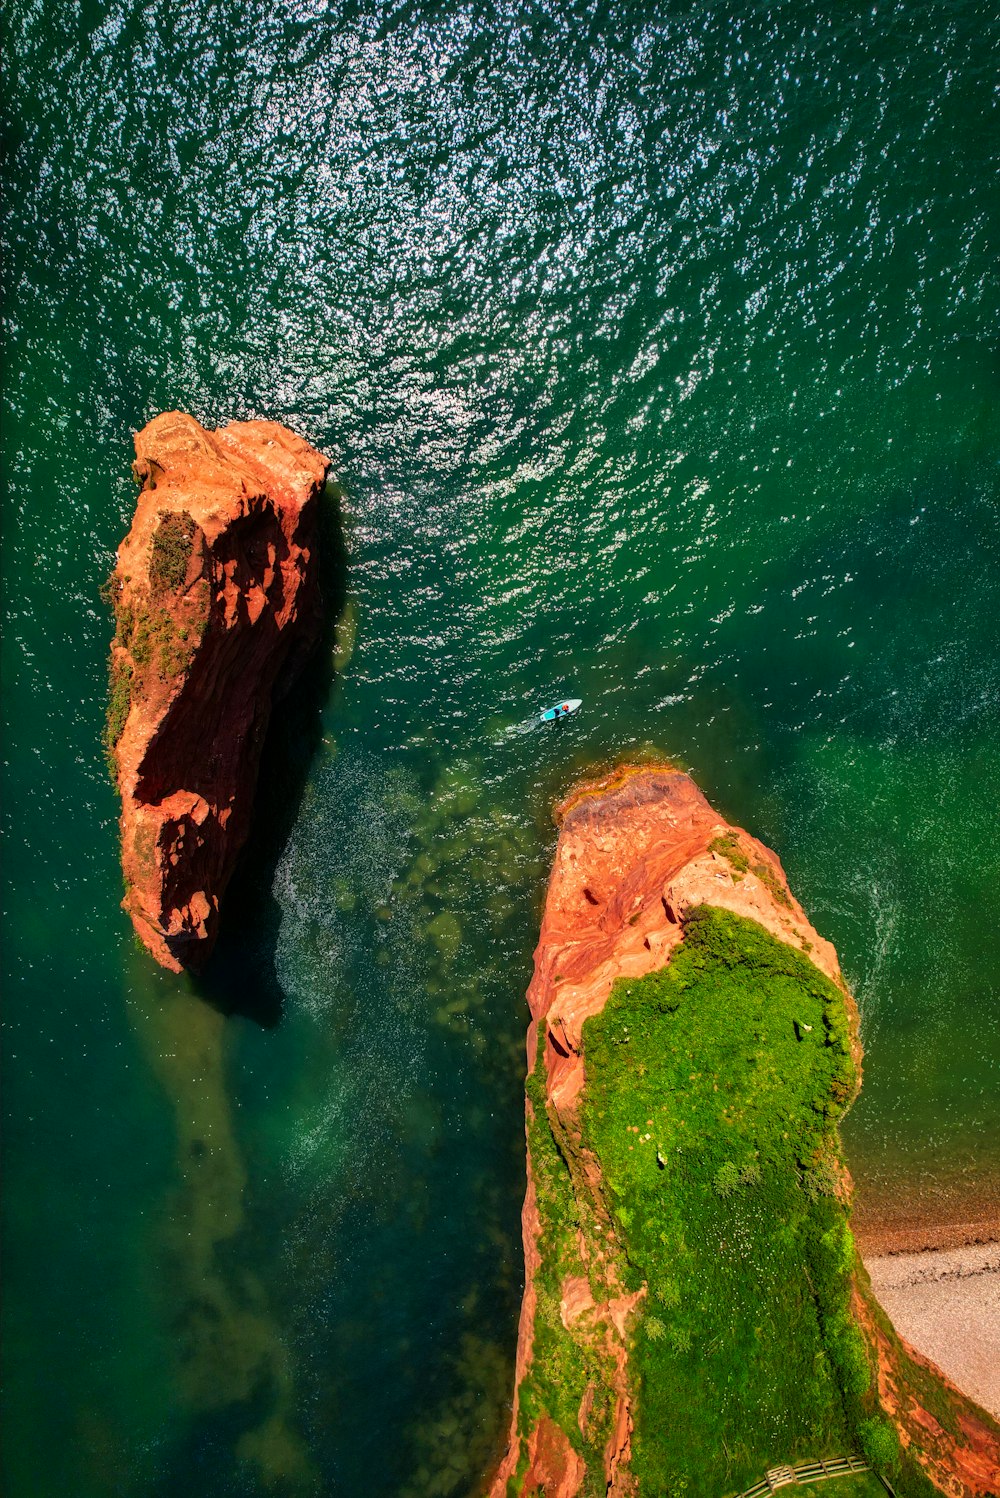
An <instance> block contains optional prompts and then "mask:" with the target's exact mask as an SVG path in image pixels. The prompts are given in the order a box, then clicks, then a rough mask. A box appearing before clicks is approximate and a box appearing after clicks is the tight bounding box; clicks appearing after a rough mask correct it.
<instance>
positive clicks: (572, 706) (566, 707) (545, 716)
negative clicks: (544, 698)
mask: <svg viewBox="0 0 1000 1498" xmlns="http://www.w3.org/2000/svg"><path fill="white" fill-rule="evenodd" d="M582 706H583V698H582V697H566V698H564V700H563V701H562V702H557V703H556V705H555V707H547V708H546V709H545V711H544V713H540V714H539V716H538V721H539V723H558V722H559V719H560V718H568V717H569V715H570V713H575V712H576V710H577V708H578V707H582Z"/></svg>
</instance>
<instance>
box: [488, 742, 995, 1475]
mask: <svg viewBox="0 0 1000 1498" xmlns="http://www.w3.org/2000/svg"><path fill="white" fill-rule="evenodd" d="M556 819H557V822H558V823H559V825H560V835H559V840H558V845H557V848H556V853H555V859H554V864H553V868H552V873H551V877H550V880H549V886H548V891H547V895H546V901H545V911H544V916H543V919H542V928H541V934H540V939H539V943H538V947H537V949H536V951H535V966H534V975H533V977H532V981H531V985H530V987H529V989H528V1002H529V1006H530V1009H531V1016H532V1018H531V1024H530V1027H529V1033H528V1047H527V1049H528V1069H529V1071H530V1070H531V1069H532V1067H533V1066H534V1063H535V1056H536V1051H537V1037H538V1027H539V1022H540V1021H541V1020H543V1019H544V1020H545V1050H544V1056H545V1075H546V1097H547V1104H548V1108H549V1110H550V1114H551V1115H552V1116H553V1118H554V1119H555V1122H556V1124H557V1126H558V1131H559V1135H560V1138H561V1139H562V1140H563V1141H564V1142H565V1143H568V1144H569V1145H570V1147H571V1148H572V1150H573V1151H574V1158H575V1159H576V1160H577V1170H576V1174H575V1176H574V1180H575V1189H576V1190H577V1192H578V1193H579V1192H580V1191H581V1190H583V1191H584V1192H585V1193H586V1195H587V1199H588V1203H589V1207H590V1209H591V1211H592V1212H593V1213H594V1214H595V1215H596V1216H598V1217H602V1208H601V1199H602V1192H601V1176H600V1163H599V1161H598V1160H596V1159H595V1158H593V1157H592V1156H590V1155H588V1153H587V1152H586V1151H585V1150H580V1149H579V1148H578V1146H579V1140H580V1126H579V1108H580V1101H581V1095H582V1092H583V1088H584V1084H585V1068H584V1060H583V1056H582V1054H581V1052H582V1034H583V1026H584V1023H585V1021H586V1020H587V1019H588V1018H589V1017H590V1016H591V1015H594V1014H597V1013H598V1012H599V1011H600V1010H601V1009H602V1008H603V1006H604V1004H605V1002H606V1000H607V998H608V996H609V995H610V992H611V988H612V985H613V983H614V982H615V980H616V979H618V978H621V977H641V976H643V975H644V974H646V973H649V972H652V971H654V970H656V969H659V968H662V967H663V966H665V965H666V964H667V963H668V962H669V960H670V955H671V953H672V952H673V951H674V949H675V948H676V947H677V946H678V945H679V943H680V942H681V940H682V936H683V930H682V924H681V923H682V918H683V916H684V914H685V912H686V911H688V910H690V909H692V908H694V907H696V906H698V905H701V904H710V905H715V906H721V907H723V908H725V909H727V910H732V911H734V912H735V913H736V914H738V915H741V916H745V917H748V918H750V919H752V920H755V921H757V922H758V923H759V924H760V925H762V926H764V927H765V928H766V930H768V931H769V932H770V933H771V934H772V935H773V936H775V937H776V938H778V939H779V940H780V941H783V942H786V943H788V944H789V945H790V946H794V947H796V948H798V949H799V950H801V951H803V952H805V953H807V954H808V956H809V957H810V959H811V960H812V962H814V963H815V964H816V966H817V967H818V968H819V969H820V970H821V971H822V972H823V973H825V974H826V975H827V977H829V978H830V979H832V980H833V981H834V982H835V983H836V984H837V985H838V986H839V987H840V988H841V989H842V990H843V992H844V998H845V1004H846V1006H847V1011H848V1015H849V1019H850V1023H851V1030H852V1036H853V1041H854V1053H855V1060H856V1062H857V1063H858V1075H859V1077H860V1061H861V1047H860V1042H859V1041H858V1039H857V1010H856V1008H855V1005H854V1001H853V999H852V998H851V996H850V994H849V993H848V991H847V989H846V987H845V986H844V982H843V979H842V977H841V974H840V968H839V965H838V962H837V955H836V952H835V951H834V949H833V947H832V946H831V945H830V943H829V942H828V941H825V940H824V939H823V938H822V937H821V936H819V935H818V933H817V932H816V931H815V930H814V929H813V927H812V925H811V924H810V922H809V921H808V919H807V917H806V916H805V914H804V912H803V910H802V908H801V906H800V905H799V904H798V902H797V901H796V900H795V898H794V896H793V895H792V894H791V892H790V890H789V888H788V884H787V881H786V879H785V875H784V871H783V870H782V867H781V864H780V862H779V860H778V859H777V857H776V856H775V855H774V853H772V852H771V851H770V849H768V848H766V847H764V845H763V844H762V843H760V842H758V841H757V840H756V839H755V838H753V837H751V836H750V835H749V833H747V832H744V831H743V830H742V829H740V828H733V827H731V826H730V825H729V824H728V823H727V822H725V821H724V819H723V818H721V817H720V816H719V815H718V814H717V813H716V812H715V811H714V810H713V809H712V807H711V806H710V805H709V803H708V801H707V800H706V799H705V797H704V796H703V795H702V793H701V791H699V789H698V787H697V786H696V785H695V784H694V782H693V781H692V780H691V779H690V778H689V777H688V776H687V775H684V774H682V773H680V772H679V771H677V770H675V769H674V768H672V767H671V766H669V765H661V766H652V767H648V766H647V767H637V766H624V767H622V768H620V769H618V770H616V771H614V772H613V773H612V774H611V775H608V776H606V777H605V778H604V779H603V780H600V781H597V782H595V783H593V784H589V785H585V786H582V787H580V788H578V790H577V791H575V792H574V793H573V795H572V796H570V797H569V798H568V799H567V801H566V802H564V803H563V805H562V806H561V807H560V808H558V809H557V813H556ZM722 839H724V840H725V847H726V849H727V850H728V851H730V852H732V851H734V850H735V852H736V855H737V857H738V858H739V859H740V860H741V862H744V863H745V868H743V870H742V871H741V872H738V873H737V874H736V877H734V866H733V864H732V863H731V862H730V860H729V859H728V858H727V857H726V856H725V853H724V852H723V851H721V850H720V848H719V842H720V840H722ZM713 844H715V847H714V848H713V846H712V845H713ZM528 1117H529V1124H530V1121H531V1117H532V1114H531V1104H530V1103H529V1104H528ZM843 1191H844V1194H845V1197H846V1196H848V1195H849V1193H850V1191H851V1182H850V1178H849V1177H847V1176H846V1172H845V1179H844V1182H843ZM522 1226H523V1234H524V1256H525V1292H524V1299H523V1302H522V1307H521V1319H520V1325H519V1331H518V1344H517V1359H516V1371H515V1392H514V1410H513V1419H512V1423H511V1430H510V1438H509V1444H508V1448H507V1451H506V1454H505V1457H504V1459H503V1462H502V1464H501V1466H500V1469H499V1471H498V1473H497V1475H496V1478H495V1480H494V1483H493V1486H492V1489H491V1495H492V1498H506V1495H507V1493H508V1482H509V1481H510V1479H511V1478H513V1477H514V1476H515V1474H518V1480H517V1485H516V1491H517V1492H518V1493H529V1492H539V1493H544V1494H546V1495H550V1498H555V1495H558V1498H572V1495H574V1494H576V1493H578V1492H579V1491H580V1489H581V1486H582V1484H583V1480H584V1475H585V1469H584V1468H583V1464H582V1462H581V1461H580V1459H579V1457H576V1464H575V1465H574V1463H573V1462H572V1461H571V1460H570V1459H569V1455H568V1454H567V1452H568V1451H571V1449H572V1448H571V1447H570V1446H569V1443H568V1441H567V1442H566V1448H565V1449H564V1447H563V1446H562V1445H559V1444H557V1443H556V1441H555V1438H554V1436H553V1435H552V1432H551V1431H543V1430H542V1429H541V1426H542V1425H543V1424H544V1423H545V1417H543V1420H542V1421H541V1422H539V1424H538V1425H537V1426H535V1427H534V1428H533V1429H531V1430H530V1431H529V1432H527V1433H526V1434H525V1433H524V1432H523V1431H519V1408H518V1391H519V1389H520V1387H521V1384H522V1382H523V1380H524V1378H525V1374H526V1372H527V1370H528V1368H529V1366H530V1363H531V1359H532V1344H533V1337H534V1321H535V1314H536V1306H537V1288H536V1283H535V1281H536V1277H537V1275H538V1272H539V1267H540V1255H539V1248H538V1241H539V1236H540V1229H541V1223H540V1219H539V1214H538V1206H537V1198H536V1192H535V1189H534V1185H533V1181H532V1174H531V1160H530V1154H529V1160H528V1190H527V1194H526V1197H525V1202H524V1209H523V1213H522ZM601 1231H602V1233H603V1235H604V1241H606V1242H607V1244H608V1247H609V1252H608V1254H607V1262H602V1263H601V1264H595V1263H594V1262H593V1260H591V1261H590V1265H589V1267H590V1269H591V1270H593V1271H594V1273H593V1275H592V1278H593V1279H594V1280H595V1281H596V1282H598V1283H602V1284H603V1285H604V1286H605V1297H604V1299H603V1303H601V1304H595V1303H594V1298H593V1296H592V1294H591V1291H590V1285H589V1283H588V1280H587V1279H584V1278H582V1277H579V1278H578V1277H576V1276H572V1277H567V1279H566V1281H565V1282H564V1284H563V1287H562V1302H561V1307H560V1315H561V1319H562V1323H563V1326H564V1327H567V1328H568V1327H570V1326H573V1325H576V1324H577V1323H579V1324H581V1325H585V1326H587V1327H588V1328H589V1329H590V1330H591V1331H592V1333H593V1336H594V1338H595V1341H596V1342H598V1343H599V1345H600V1346H601V1348H602V1351H603V1353H604V1355H605V1357H606V1360H607V1361H606V1366H609V1367H611V1368H612V1370H613V1371H612V1374H611V1383H612V1385H613V1387H612V1390H611V1392H612V1394H613V1397H614V1400H615V1417H614V1421H613V1433H612V1436H611V1439H610V1441H609V1442H608V1445H607V1448H606V1450H605V1451H604V1461H603V1466H604V1471H603V1473H602V1474H601V1483H602V1491H604V1490H605V1488H606V1490H607V1492H608V1493H609V1494H612V1495H618V1498H625V1495H626V1494H634V1493H635V1491H636V1489H635V1482H634V1479H633V1478H632V1477H631V1476H630V1475H629V1473H628V1470H627V1469H628V1461H629V1454H630V1442H631V1432H632V1426H633V1409H632V1405H633V1397H634V1395H633V1391H632V1388H631V1385H630V1379H629V1367H628V1335H629V1325H628V1323H629V1317H630V1315H631V1313H632V1311H633V1310H634V1308H635V1305H636V1303H637V1301H638V1299H639V1298H641V1295H642V1291H639V1292H638V1294H637V1295H636V1294H634V1295H632V1296H631V1297H629V1296H626V1295H624V1294H623V1293H619V1292H620V1290H621V1287H620V1286H619V1285H618V1284H617V1283H616V1271H615V1267H614V1260H615V1253H614V1251H613V1242H612V1240H613V1236H614V1228H613V1224H612V1223H611V1221H610V1219H609V1218H606V1216H605V1218H604V1220H603V1222H602V1227H601ZM580 1247H581V1255H582V1256H583V1257H584V1258H586V1252H587V1251H586V1247H585V1245H584V1244H583V1242H582V1241H581V1245H580ZM893 1336H894V1334H893ZM895 1344H896V1352H893V1353H892V1355H891V1356H890V1351H887V1350H886V1349H885V1348H880V1350H879V1357H880V1361H882V1360H885V1359H889V1363H890V1364H891V1363H892V1358H893V1357H896V1358H897V1361H898V1357H899V1355H900V1344H899V1343H898V1339H895ZM887 1347H889V1348H890V1350H891V1340H890V1343H887ZM905 1356H906V1355H905V1353H902V1357H903V1359H904V1361H905ZM893 1366H895V1364H893ZM934 1371H935V1372H936V1370H934ZM953 1392H954V1393H955V1394H956V1396H957V1397H958V1399H959V1401H960V1402H961V1403H962V1404H963V1406H967V1407H968V1408H969V1409H972V1410H974V1409H975V1407H974V1406H969V1405H968V1402H967V1401H965V1400H964V1397H963V1396H961V1395H958V1393H957V1391H953ZM591 1393H592V1391H591ZM888 1412H889V1413H890V1414H892V1413H893V1410H892V1409H889V1411H888ZM588 1416H589V1405H588V1398H587V1396H585V1398H584V1401H583V1404H582V1405H581V1408H580V1411H579V1415H578V1421H577V1423H578V1424H579V1427H580V1430H581V1432H584V1434H585V1433H586V1429H587V1421H588ZM986 1418H987V1420H988V1417H986ZM919 1424H920V1419H919V1416H918V1415H917V1414H916V1413H915V1411H913V1410H911V1411H910V1414H909V1415H908V1416H907V1420H906V1422H905V1424H904V1423H903V1422H900V1429H901V1436H902V1439H903V1441H904V1444H905V1443H906V1442H907V1440H908V1439H912V1438H913V1437H912V1435H910V1436H908V1435H907V1429H908V1428H909V1429H912V1431H913V1432H914V1433H915V1432H916V1430H917V1427H918V1426H919ZM963 1429H964V1427H963ZM965 1433H966V1436H967V1437H968V1439H969V1442H970V1444H971V1445H972V1446H973V1447H975V1451H974V1452H972V1453H971V1454H970V1453H969V1452H966V1453H965V1454H964V1455H963V1456H962V1458H961V1460H959V1459H958V1456H957V1455H956V1451H957V1448H956V1449H955V1450H952V1451H951V1453H950V1458H949V1457H948V1453H945V1448H944V1447H940V1448H939V1449H940V1451H941V1452H942V1453H944V1454H943V1455H942V1456H941V1459H940V1460H935V1461H933V1462H927V1463H925V1464H924V1465H925V1469H926V1470H927V1472H928V1475H929V1476H931V1477H933V1478H934V1480H935V1481H936V1482H937V1483H938V1485H939V1486H941V1490H942V1491H945V1492H948V1493H952V1494H954V1495H956V1498H980V1495H984V1494H986V1493H988V1492H995V1491H997V1489H995V1488H990V1487H983V1486H981V1485H979V1483H980V1482H981V1478H982V1473H983V1472H985V1471H988V1470H991V1471H993V1472H994V1473H995V1470H996V1469H995V1465H994V1464H995V1461H996V1457H997V1447H996V1438H995V1434H994V1435H991V1433H990V1430H989V1427H988V1424H986V1425H982V1424H976V1426H975V1430H974V1431H973V1429H972V1426H971V1425H970V1427H969V1429H968V1430H967V1431H966V1432H965ZM564 1435H565V1433H564ZM991 1443H992V1444H991ZM556 1450H558V1452H559V1457H558V1459H555V1458H553V1459H550V1458H549V1456H548V1453H551V1452H555V1451H556ZM780 1455H781V1454H780V1453H776V1460H777V1459H778V1458H779V1457H780ZM526 1460H527V1477H526V1478H525V1479H524V1481H523V1482H522V1480H521V1477H520V1474H521V1473H523V1472H524V1469H525V1461H526ZM949 1460H950V1465H949ZM945 1475H947V1476H948V1485H945V1484H944V1481H943V1478H944V1477H945Z"/></svg>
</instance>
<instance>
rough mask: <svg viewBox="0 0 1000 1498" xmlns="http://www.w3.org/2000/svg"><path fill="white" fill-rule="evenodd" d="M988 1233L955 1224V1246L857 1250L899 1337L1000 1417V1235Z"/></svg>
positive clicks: (978, 1226) (982, 1227)
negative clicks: (970, 1237)
mask: <svg viewBox="0 0 1000 1498" xmlns="http://www.w3.org/2000/svg"><path fill="white" fill-rule="evenodd" d="M963 1229H964V1231H965V1233H966V1236H965V1237H964V1238H962V1237H961V1236H959V1235H960V1232H961V1231H962V1230H963ZM986 1231H987V1229H986V1225H985V1224H983V1223H981V1222H980V1223H979V1224H976V1225H972V1224H956V1225H955V1227H954V1234H953V1236H954V1238H955V1241H956V1246H954V1247H935V1248H931V1249H926V1248H925V1249H923V1250H922V1251H918V1252H913V1251H909V1252H906V1251H903V1252H901V1251H899V1250H898V1249H897V1250H896V1251H895V1252H875V1253H871V1252H870V1245H869V1246H868V1251H866V1245H864V1244H862V1253H863V1255H864V1262H865V1267H866V1269H867V1270H868V1273H869V1274H870V1275H871V1281H872V1289H873V1290H874V1291H875V1294H876V1296H877V1298H878V1300H879V1301H880V1302H881V1304H882V1305H883V1306H884V1308H885V1310H886V1311H887V1312H888V1314H889V1316H890V1317H891V1318H892V1321H893V1324H894V1325H895V1327H896V1330H897V1331H898V1332H899V1334H900V1335H901V1336H902V1337H904V1338H905V1339H906V1341H907V1342H909V1343H910V1344H911V1346H913V1347H915V1348H917V1350H918V1351H919V1352H922V1353H923V1354H924V1355H925V1356H926V1357H928V1358H930V1359H931V1360H932V1361H933V1362H935V1363H937V1365H938V1367H939V1368H941V1369H942V1371H943V1372H945V1373H946V1374H947V1375H948V1377H949V1378H950V1379H951V1380H952V1381H953V1383H956V1384H957V1385H958V1387H959V1388H960V1389H962V1390H963V1391H964V1392H965V1393H966V1394H968V1395H970V1397H971V1398H973V1399H974V1400H976V1402H977V1403H978V1404H980V1405H982V1407H983V1408H984V1409H986V1410H989V1412H990V1414H992V1415H994V1416H996V1417H997V1419H1000V1232H998V1233H997V1234H996V1235H995V1236H994V1238H993V1240H992V1241H989V1239H988V1238H986V1237H985V1234H986ZM970 1234H971V1235H974V1236H973V1241H971V1242H970V1241H969V1235H970ZM914 1236H916V1237H918V1238H919V1237H920V1236H921V1235H920V1234H919V1233H916V1231H915V1230H914ZM923 1236H925V1237H926V1236H927V1235H926V1234H924V1235H923ZM935 1236H936V1237H938V1238H940V1237H941V1236H942V1234H941V1231H940V1228H939V1229H938V1230H937V1232H936V1233H935ZM946 1236H947V1235H946ZM977 1238H978V1240H979V1241H976V1239H977Z"/></svg>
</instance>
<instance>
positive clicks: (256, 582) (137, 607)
mask: <svg viewBox="0 0 1000 1498" xmlns="http://www.w3.org/2000/svg"><path fill="white" fill-rule="evenodd" d="M135 450H136V461H135V464H134V468H133V472H134V473H135V476H136V479H137V480H138V481H139V482H140V483H141V484H142V491H141V493H140V495H139V499H138V503H137V506H136V512H135V518H134V519H133V522H132V528H131V530H130V531H129V533H128V536H127V537H126V538H125V540H124V541H123V542H122V544H121V546H120V547H119V548H118V560H117V565H116V567H115V570H114V572H113V574H112V576H111V579H110V583H109V588H110V593H111V601H112V604H113V606H114V611H115V621H116V632H115V639H114V643H113V644H112V647H111V682H110V701H109V706H108V723H107V733H106V746H107V750H108V758H109V764H110V767H111V770H112V774H113V778H114V779H115V781H116V783H117V785H118V789H119V791H120V793H121V798H122V813H121V848H122V870H123V873H124V876H125V889H126V893H125V898H124V900H123V902H122V903H123V906H124V908H125V909H126V910H127V911H128V913H129V915H130V916H131V917H132V922H133V924H134V926H135V929H136V932H137V933H138V935H139V937H140V939H141V940H142V942H143V943H144V944H145V945H146V946H147V947H148V948H149V950H150V952H151V953H152V954H153V956H154V957H155V958H156V960H157V961H158V962H159V963H161V964H162V965H163V966H164V967H166V968H170V969H172V970H173V971H175V972H178V971H180V970H181V968H183V967H197V966H198V965H199V964H200V963H202V962H203V961H204V959H205V958H206V957H207V956H208V953H209V952H210V950H211V947H212V944H213V941H214V939H215V935H216V929H217V926H218V917H219V901H220V899H221V896H222V893H223V891H224V890H225V887H226V884H227V882H228V880H229V877H230V875H231V873H232V871H233V866H234V864H235V861H236V858H237V856H238V854H239V852H240V849H241V848H242V846H243V844H244V842H245V841H246V837H247V833H248V831H249V827H250V819H251V812H252V806H253V798H254V792H255V789H256V784H257V772H258V767H259V764H260V755H261V749H262V746H263V742H264V737H265V734H266V732H267V726H268V722H269V720H270V716H271V710H272V707H273V704H274V702H275V700H276V699H277V698H278V697H279V696H280V695H281V694H282V693H283V692H284V691H285V690H286V689H287V688H288V686H289V685H290V684H291V682H292V681H293V680H294V678H295V676H296V674H297V673H298V671H299V670H300V668H301V666H302V665H303V664H304V662H305V660H306V658H307V656H308V654H309V652H310V650H311V648H312V646H313V645H314V644H315V642H316V639H317V636H318V633H319V628H320V623H321V597H320V585H319V576H318V570H317V555H316V541H317V533H318V517H319V495H320V491H321V489H322V487H323V484H324V482H325V479H326V473H327V460H326V459H325V458H324V457H322V456H321V454H320V453H318V452H316V451H315V450H314V449H313V448H312V447H310V446H309V444H308V443H307V442H305V441H304V440H303V439H302V438H301V437H297V436H296V435H295V434H294V433H293V432H290V431H288V430H287V429H286V428H285V427H282V426H278V425H276V424H275V423H273V422H268V421H245V422H234V423H233V424H232V425H231V426H228V427H221V428H220V429H219V430H218V431H216V432H209V431H206V430H205V429H204V428H203V427H201V426H200V425H199V424H198V422H197V421H195V419H194V417H192V416H186V415H183V414H182V413H180V412H177V411H172V412H167V413H165V414H164V415H162V416H157V417H155V418H154V419H153V420H152V421H151V422H150V423H149V425H148V426H147V427H145V428H144V430H143V431H141V432H139V433H138V434H137V436H136V439H135Z"/></svg>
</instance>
